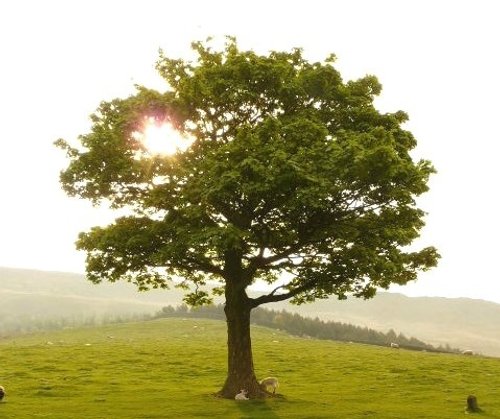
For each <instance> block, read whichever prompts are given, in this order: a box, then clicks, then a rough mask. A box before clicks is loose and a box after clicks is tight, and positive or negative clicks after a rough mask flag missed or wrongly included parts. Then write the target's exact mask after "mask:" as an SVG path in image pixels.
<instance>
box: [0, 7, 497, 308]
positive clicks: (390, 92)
mask: <svg viewBox="0 0 500 419" xmlns="http://www.w3.org/2000/svg"><path fill="white" fill-rule="evenodd" d="M499 12H500V3H499V2H497V1H496V0H490V1H488V0H467V1H460V0H455V1H452V0H450V1H446V0H441V1H440V0H429V1H425V0H414V1H413V0H406V1H400V0H394V1H389V0H378V1H373V0H364V1H363V0H357V1H356V0H340V1H335V0H333V1H325V0H309V1H295V0H288V1H284V0H283V1H279V0H275V1H269V0H266V1H261V0H254V1H252V2H237V1H234V0H232V1H225V0H224V1H222V0H221V1H217V0H212V1H206V0H205V1H204V0H199V1H196V0H184V1H182V2H170V1H152V0H117V1H110V0H107V1H105V0H85V1H83V0H82V1H80V0H73V1H64V0H61V1H55V0H44V1H37V0H24V1H23V0H3V1H2V2H0V54H1V55H0V118H1V130H0V193H1V195H0V196H1V217H0V266H11V267H26V268H36V269H45V270H59V271H72V272H83V270H84V255H83V254H80V253H78V252H76V250H75V249H74V244H73V243H74V241H75V239H76V236H77V234H78V232H79V231H82V230H86V229H88V228H89V227H90V226H92V225H95V224H100V223H103V222H106V221H110V220H111V219H110V217H109V214H104V213H103V212H102V211H97V210H96V209H93V208H92V207H91V206H90V205H89V204H87V203H85V202H81V201H77V200H75V199H69V198H67V197H66V196H65V195H64V194H63V192H62V191H61V190H60V187H59V184H58V173H59V171H60V170H61V169H62V168H63V167H64V166H65V160H64V156H63V153H62V152H60V151H59V150H57V149H55V148H54V147H53V145H52V143H53V141H54V140H55V139H57V138H59V137H63V138H65V139H68V140H73V139H75V138H76V136H77V135H79V134H82V133H84V132H85V131H86V130H87V129H88V127H89V120H88V115H89V114H90V113H91V112H92V111H93V110H94V109H95V108H96V106H97V105H98V103H99V102H100V101H101V100H107V99H111V98H114V97H117V96H126V95H128V94H130V93H132V92H133V84H134V83H139V84H144V85H146V86H150V87H160V88H161V87H162V84H161V81H160V80H159V78H158V76H157V75H156V73H155V71H154V63H155V61H156V58H157V52H158V48H160V47H161V48H162V49H163V50H164V51H165V52H166V54H167V55H171V56H186V54H189V44H190V42H191V41H193V40H202V39H205V38H206V37H207V36H209V35H213V36H215V37H222V36H223V35H234V36H236V37H237V38H238V41H239V43H240V46H241V47H242V48H249V49H254V50H257V51H259V52H266V51H267V50H269V49H284V50H288V49H290V48H292V47H303V48H304V51H305V55H306V57H308V58H310V59H314V60H320V59H323V58H324V57H325V56H326V55H327V54H328V53H330V52H333V53H335V54H336V55H337V57H338V62H337V63H338V65H337V67H338V69H339V70H340V71H341V73H342V74H343V76H344V78H345V79H351V78H356V77H359V76H363V75H365V74H367V73H369V74H375V75H376V76H377V77H378V78H379V80H380V81H381V83H382V84H383V86H384V90H383V92H382V95H381V97H380V98H379V99H378V101H377V104H378V107H379V108H380V109H381V110H384V111H395V110H398V109H402V110H405V111H407V112H408V113H409V115H410V122H409V124H408V128H409V129H410V130H411V131H412V132H413V133H414V134H415V135H416V137H417V140H418V141H419V146H418V149H417V150H416V153H415V156H416V157H424V158H428V159H430V160H432V161H433V163H434V165H435V166H436V168H437V169H438V171H439V173H438V174H437V175H435V176H434V177H433V178H432V181H431V191H430V192H429V193H428V194H427V195H426V196H425V197H423V198H422V199H421V201H420V203H421V206H422V208H423V209H425V210H426V211H427V212H428V213H429V215H428V217H427V226H426V228H425V231H424V232H423V235H422V239H421V241H420V244H421V245H422V246H423V245H428V244H432V245H435V246H437V247H438V248H439V250H440V252H441V254H442V259H441V262H440V265H439V267H438V268H436V269H434V270H433V271H432V272H429V273H426V274H423V275H421V278H420V279H419V281H418V282H417V283H415V284H412V285H409V286H406V287H403V288H400V289H395V290H397V291H399V292H404V293H406V294H409V295H442V296H450V297H457V296H462V297H472V298H483V299H488V300H493V301H497V302H500V283H499V279H500V278H499V273H498V272H499V270H498V261H499V256H498V251H499V250H500V249H499V246H498V240H499V237H500V218H499V215H498V212H499V211H498V204H499V201H500V200H499V193H500V192H499V187H498V185H497V183H498V182H499V181H500V176H499V165H498V152H499V150H500V146H499V144H500V138H499V137H500V135H499V127H498V126H499V122H500V107H499V98H500V84H499V83H498V80H497V79H498V75H499V74H500V49H499V46H498V42H499V40H500V25H499V23H498V22H499V18H500V13H499Z"/></svg>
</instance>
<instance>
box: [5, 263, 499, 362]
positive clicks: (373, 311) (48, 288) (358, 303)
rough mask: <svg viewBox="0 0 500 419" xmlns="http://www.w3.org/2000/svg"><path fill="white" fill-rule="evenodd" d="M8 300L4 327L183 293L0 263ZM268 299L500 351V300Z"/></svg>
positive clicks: (143, 306)
mask: <svg viewBox="0 0 500 419" xmlns="http://www.w3.org/2000/svg"><path fill="white" fill-rule="evenodd" d="M0 301H1V304H0V320H1V321H0V335H1V334H2V331H9V330H12V327H13V325H18V324H19V323H22V322H25V321H31V319H32V318H36V319H45V318H60V317H65V318H85V317H92V316H93V315H96V316H97V317H99V316H101V315H103V316H105V315H108V314H111V315H112V314H115V315H116V314H125V313H128V314H130V313H146V312H147V313H154V312H157V311H158V310H159V309H160V308H161V307H163V306H166V305H169V304H179V303H180V302H181V301H182V293H181V292H180V291H179V290H176V289H173V290H170V291H167V292H165V291H162V290H153V291H150V292H146V293H137V291H136V289H135V287H134V286H132V285H131V284H127V283H123V282H118V283H115V284H108V283H104V284H100V285H98V286H96V285H93V284H91V283H90V282H88V281H86V280H85V279H84V277H83V276H82V275H78V274H70V273H62V272H44V271H36V270H25V269H14V268H2V267H0ZM221 301H222V300H221V299H219V300H218V302H221ZM264 307H266V308H270V309H274V310H279V309H282V308H285V309H286V310H288V311H294V312H298V313H299V314H301V315H304V316H311V317H315V316H319V317H320V318H321V319H323V320H335V321H340V322H345V323H351V324H354V325H358V326H366V327H370V328H373V329H376V330H381V331H384V332H386V331H388V330H389V329H390V328H392V329H394V330H395V331H396V332H398V333H399V332H402V333H404V334H405V335H406V336H408V337H409V336H414V337H416V338H418V339H421V340H423V341H425V342H427V343H431V344H434V345H445V344H447V343H448V344H450V345H451V346H453V347H459V348H463V349H471V350H473V351H474V352H479V353H484V354H486V355H493V356H498V357H500V328H499V327H498V324H499V321H500V304H494V303H491V302H487V301H480V300H470V299H447V298H427V297H419V298H409V297H405V296H403V295H400V294H392V293H380V294H378V295H377V296H376V297H375V298H373V299H371V300H367V301H364V300H359V299H356V298H350V299H348V300H346V301H338V300H336V299H334V298H331V299H329V300H320V301H316V302H315V303H313V304H305V305H303V306H299V307H296V306H292V305H291V304H288V302H283V303H281V304H280V303H275V304H269V305H266V306H264ZM2 326H4V327H2Z"/></svg>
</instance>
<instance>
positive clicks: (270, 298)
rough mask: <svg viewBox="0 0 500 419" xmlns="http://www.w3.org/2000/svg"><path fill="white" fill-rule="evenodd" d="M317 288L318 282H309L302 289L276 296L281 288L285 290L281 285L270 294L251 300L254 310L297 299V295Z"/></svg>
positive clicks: (298, 288)
mask: <svg viewBox="0 0 500 419" xmlns="http://www.w3.org/2000/svg"><path fill="white" fill-rule="evenodd" d="M315 286H316V281H309V282H307V283H305V284H303V285H301V286H300V287H297V288H295V289H293V290H291V291H289V292H287V293H285V294H276V291H278V290H279V289H280V288H285V285H280V286H279V287H276V288H275V289H274V290H272V291H271V292H270V293H269V294H267V295H262V296H260V297H257V298H251V299H250V302H251V306H252V308H255V307H258V306H260V305H261V304H266V303H275V302H278V301H285V300H288V299H290V298H293V297H295V296H296V295H298V294H300V293H301V292H304V291H307V290H308V289H311V288H314V287H315Z"/></svg>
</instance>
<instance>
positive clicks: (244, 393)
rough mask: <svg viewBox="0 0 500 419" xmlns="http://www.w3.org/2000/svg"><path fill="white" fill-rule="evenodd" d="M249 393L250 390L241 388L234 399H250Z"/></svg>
mask: <svg viewBox="0 0 500 419" xmlns="http://www.w3.org/2000/svg"><path fill="white" fill-rule="evenodd" d="M247 394H248V391H246V390H240V392H239V393H238V394H237V395H236V396H234V400H248V397H247Z"/></svg>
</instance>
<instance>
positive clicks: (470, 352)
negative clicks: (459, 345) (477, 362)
mask: <svg viewBox="0 0 500 419" xmlns="http://www.w3.org/2000/svg"><path fill="white" fill-rule="evenodd" d="M462 355H474V352H472V350H471V349H466V350H465V351H463V352H462Z"/></svg>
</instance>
